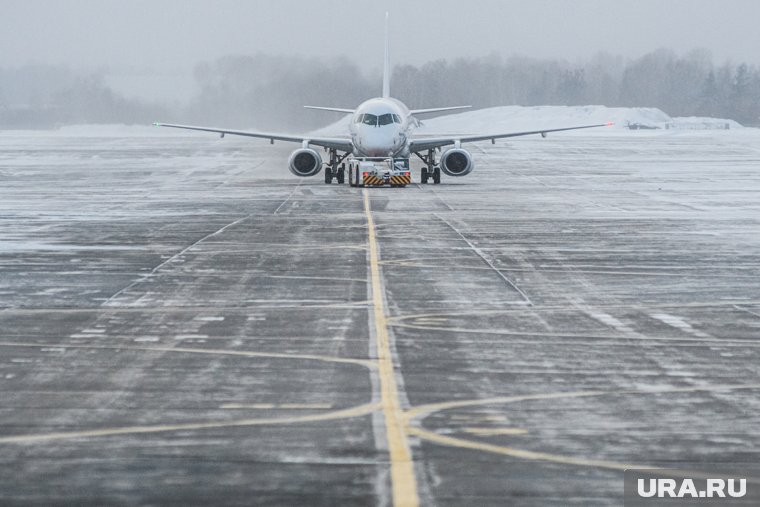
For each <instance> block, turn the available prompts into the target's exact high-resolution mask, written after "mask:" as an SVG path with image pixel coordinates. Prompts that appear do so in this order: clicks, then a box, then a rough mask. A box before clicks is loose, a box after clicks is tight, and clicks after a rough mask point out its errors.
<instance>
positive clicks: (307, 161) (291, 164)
mask: <svg viewBox="0 0 760 507" xmlns="http://www.w3.org/2000/svg"><path fill="white" fill-rule="evenodd" d="M288 169H290V172H292V173H293V174H295V175H296V176H314V175H315V174H318V173H319V171H321V170H322V157H320V156H319V153H317V152H316V151H314V150H312V149H311V148H301V149H299V150H296V151H294V152H293V153H292V154H291V155H290V158H289V159H288Z"/></svg>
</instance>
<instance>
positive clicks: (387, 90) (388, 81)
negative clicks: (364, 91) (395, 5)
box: [383, 12, 391, 98]
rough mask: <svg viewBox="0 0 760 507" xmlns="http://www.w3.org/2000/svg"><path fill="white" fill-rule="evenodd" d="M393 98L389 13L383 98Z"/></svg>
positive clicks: (386, 31) (386, 30)
mask: <svg viewBox="0 0 760 507" xmlns="http://www.w3.org/2000/svg"><path fill="white" fill-rule="evenodd" d="M390 96H391V57H390V55H389V54H388V13H387V12H386V13H385V62H384V63H383V98H388V97H390Z"/></svg>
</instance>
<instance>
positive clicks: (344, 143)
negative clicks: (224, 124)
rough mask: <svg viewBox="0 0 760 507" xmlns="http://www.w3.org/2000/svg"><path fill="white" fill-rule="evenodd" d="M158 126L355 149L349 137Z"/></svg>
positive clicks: (271, 140)
mask: <svg viewBox="0 0 760 507" xmlns="http://www.w3.org/2000/svg"><path fill="white" fill-rule="evenodd" d="M153 125H155V126H157V127H171V128H175V129H187V130H200V131H202V132H215V133H217V134H221V136H222V137H224V136H225V135H226V134H229V135H231V136H245V137H257V138H260V139H269V141H270V142H271V143H274V142H275V141H285V142H290V143H303V142H304V141H305V142H308V143H309V144H312V145H315V146H323V147H325V148H331V149H335V150H340V151H345V152H349V151H353V150H354V145H353V143H352V142H351V139H349V138H348V137H345V138H342V137H319V136H313V137H312V136H292V135H288V134H273V133H267V132H249V131H246V130H227V129H218V128H212V127H196V126H193V125H174V124H171V123H154V124H153Z"/></svg>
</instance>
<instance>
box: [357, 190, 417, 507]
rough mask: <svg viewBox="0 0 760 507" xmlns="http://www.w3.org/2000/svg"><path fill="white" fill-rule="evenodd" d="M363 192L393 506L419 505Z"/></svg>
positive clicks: (369, 211) (373, 234)
mask: <svg viewBox="0 0 760 507" xmlns="http://www.w3.org/2000/svg"><path fill="white" fill-rule="evenodd" d="M363 195H364V214H365V216H366V218H367V237H368V243H369V267H370V281H371V286H372V308H373V317H374V323H375V342H376V348H377V369H378V375H379V377H380V404H381V406H382V408H383V415H384V417H385V432H386V438H387V440H388V451H389V453H390V460H391V489H392V494H393V505H394V506H395V507H402V506H403V507H417V506H418V505H419V503H420V501H419V495H418V494H417V479H416V478H415V475H414V463H413V462H412V452H411V450H410V449H409V439H408V434H407V427H406V421H405V417H404V414H403V411H402V410H401V403H400V401H399V395H398V386H397V385H396V372H395V370H394V368H393V356H392V354H391V344H390V337H389V334H388V322H387V320H386V316H385V298H384V297H383V289H382V284H381V283H380V257H379V255H378V249H377V237H376V231H375V221H374V220H373V218H372V209H371V207H370V202H369V193H368V192H367V190H366V189H365V190H364V191H363Z"/></svg>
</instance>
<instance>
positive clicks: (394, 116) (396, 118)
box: [393, 114, 401, 123]
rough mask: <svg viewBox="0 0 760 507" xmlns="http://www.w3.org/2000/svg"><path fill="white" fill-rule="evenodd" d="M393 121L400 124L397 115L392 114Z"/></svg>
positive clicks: (399, 118)
mask: <svg viewBox="0 0 760 507" xmlns="http://www.w3.org/2000/svg"><path fill="white" fill-rule="evenodd" d="M393 121H394V122H395V123H401V117H400V116H399V115H397V114H394V115H393Z"/></svg>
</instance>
